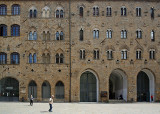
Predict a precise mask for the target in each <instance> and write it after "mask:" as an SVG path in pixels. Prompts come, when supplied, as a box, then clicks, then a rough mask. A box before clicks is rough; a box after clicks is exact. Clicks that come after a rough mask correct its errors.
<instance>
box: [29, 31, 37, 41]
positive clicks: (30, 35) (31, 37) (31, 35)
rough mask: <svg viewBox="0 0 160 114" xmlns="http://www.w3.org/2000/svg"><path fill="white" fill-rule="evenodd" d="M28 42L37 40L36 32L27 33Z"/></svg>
mask: <svg viewBox="0 0 160 114" xmlns="http://www.w3.org/2000/svg"><path fill="white" fill-rule="evenodd" d="M29 40H37V32H36V31H30V32H29Z"/></svg>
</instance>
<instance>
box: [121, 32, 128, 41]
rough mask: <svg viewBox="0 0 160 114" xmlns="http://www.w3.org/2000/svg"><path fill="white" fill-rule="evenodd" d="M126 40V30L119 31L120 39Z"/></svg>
mask: <svg viewBox="0 0 160 114" xmlns="http://www.w3.org/2000/svg"><path fill="white" fill-rule="evenodd" d="M126 38H127V31H126V30H122V31H121V39H126Z"/></svg>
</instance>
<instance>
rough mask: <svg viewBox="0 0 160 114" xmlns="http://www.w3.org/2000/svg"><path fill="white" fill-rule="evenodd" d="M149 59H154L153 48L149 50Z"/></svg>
mask: <svg viewBox="0 0 160 114" xmlns="http://www.w3.org/2000/svg"><path fill="white" fill-rule="evenodd" d="M149 59H155V49H150V50H149Z"/></svg>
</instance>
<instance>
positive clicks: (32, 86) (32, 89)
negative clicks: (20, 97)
mask: <svg viewBox="0 0 160 114" xmlns="http://www.w3.org/2000/svg"><path fill="white" fill-rule="evenodd" d="M31 95H32V96H33V98H37V84H36V83H35V81H33V80H32V81H31V82H30V83H29V85H28V97H29V98H30V96H31Z"/></svg>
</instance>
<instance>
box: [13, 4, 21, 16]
mask: <svg viewBox="0 0 160 114" xmlns="http://www.w3.org/2000/svg"><path fill="white" fill-rule="evenodd" d="M12 15H20V5H18V4H14V5H12Z"/></svg>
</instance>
